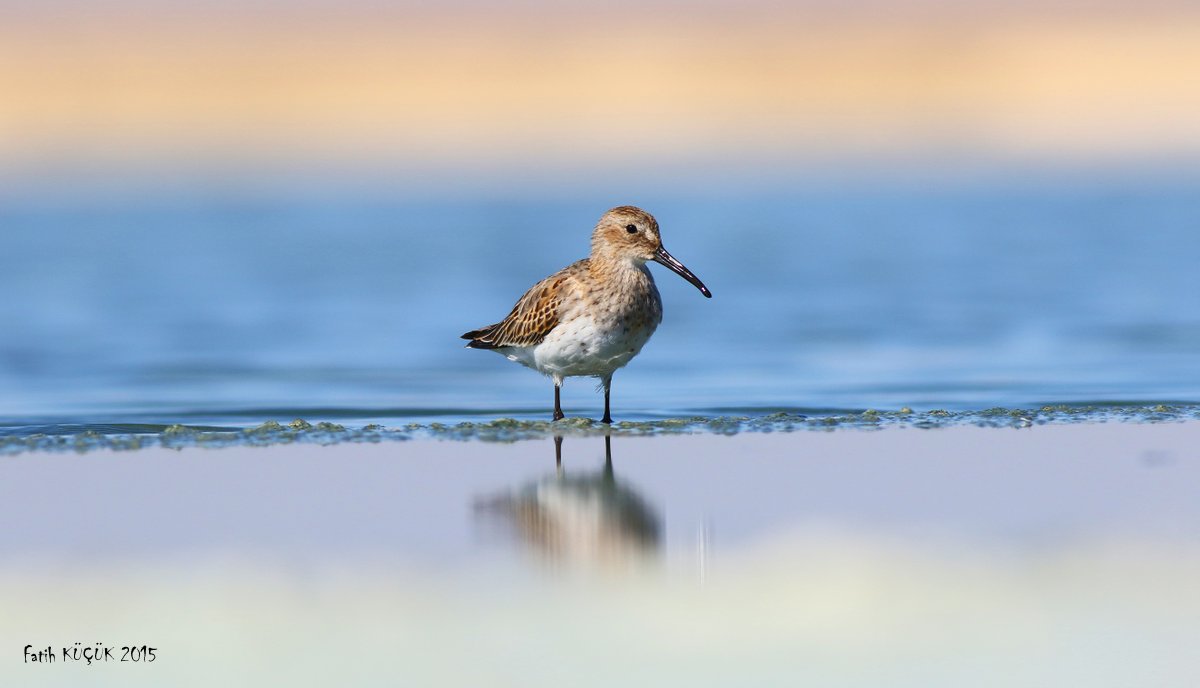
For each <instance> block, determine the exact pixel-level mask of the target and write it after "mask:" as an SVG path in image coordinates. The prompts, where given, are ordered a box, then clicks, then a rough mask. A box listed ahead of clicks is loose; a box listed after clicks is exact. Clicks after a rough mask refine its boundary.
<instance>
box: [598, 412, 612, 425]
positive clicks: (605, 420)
mask: <svg viewBox="0 0 1200 688" xmlns="http://www.w3.org/2000/svg"><path fill="white" fill-rule="evenodd" d="M600 422H601V423H605V424H608V425H612V416H610V415H608V414H605V415H604V417H603V418H601V419H600Z"/></svg>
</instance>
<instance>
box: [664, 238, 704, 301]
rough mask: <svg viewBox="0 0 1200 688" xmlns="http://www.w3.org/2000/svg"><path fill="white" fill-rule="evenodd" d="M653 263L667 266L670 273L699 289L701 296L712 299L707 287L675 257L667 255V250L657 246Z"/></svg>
mask: <svg viewBox="0 0 1200 688" xmlns="http://www.w3.org/2000/svg"><path fill="white" fill-rule="evenodd" d="M654 262H655V263H658V264H660V265H665V266H667V267H668V268H670V269H671V272H674V273H675V274H677V275H679V276H680V277H682V278H684V279H685V280H687V281H689V282H691V283H692V286H694V287H696V288H697V289H699V290H700V293H701V294H704V295H705V296H706V297H708V298H710V299H711V298H712V292H711V291H709V290H708V287H706V286H704V283H703V282H701V281H700V278H699V277H696V276H695V275H693V274H692V271H691V270H688V269H687V268H685V267H684V266H683V263H680V262H679V261H677V260H675V256H673V255H671V254H670V253H667V249H665V248H663V247H661V246H659V247H658V251H656V252H655V253H654Z"/></svg>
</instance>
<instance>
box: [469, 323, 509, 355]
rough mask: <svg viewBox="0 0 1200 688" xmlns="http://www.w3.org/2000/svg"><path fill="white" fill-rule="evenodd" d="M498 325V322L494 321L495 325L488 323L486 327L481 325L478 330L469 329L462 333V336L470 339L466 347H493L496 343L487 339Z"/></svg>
mask: <svg viewBox="0 0 1200 688" xmlns="http://www.w3.org/2000/svg"><path fill="white" fill-rule="evenodd" d="M499 326H500V323H496V324H495V325H488V326H487V327H482V328H480V329H478V330H471V331H470V332H467V333H466V334H463V335H462V338H463V339H469V340H471V341H469V342H467V348H468V349H495V348H496V345H495V344H493V343H492V342H490V341H488V337H489V336H491V335H492V334H493V333H494V332H495V331H496V328H497V327H499Z"/></svg>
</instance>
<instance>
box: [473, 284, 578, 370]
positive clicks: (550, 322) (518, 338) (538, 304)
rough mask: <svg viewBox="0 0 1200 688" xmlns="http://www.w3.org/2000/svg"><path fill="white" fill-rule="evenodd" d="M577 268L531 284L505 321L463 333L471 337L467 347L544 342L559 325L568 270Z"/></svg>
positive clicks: (477, 347) (493, 347) (525, 344)
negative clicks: (560, 308)
mask: <svg viewBox="0 0 1200 688" xmlns="http://www.w3.org/2000/svg"><path fill="white" fill-rule="evenodd" d="M574 267H575V266H574V265H572V266H571V267H570V268H566V269H564V270H562V271H560V272H558V273H555V274H553V275H551V276H549V277H547V278H546V279H544V280H542V281H541V282H538V283H537V284H535V285H533V286H532V287H530V288H529V291H527V292H525V295H524V296H522V297H521V298H520V300H518V301H517V305H515V306H513V309H512V312H510V313H509V314H508V317H506V318H505V319H504V320H501V321H500V322H498V323H496V324H495V325H488V326H487V327H484V328H481V329H478V330H473V331H471V332H468V333H466V334H464V335H462V338H463V339H469V340H471V341H470V342H469V343H468V344H467V346H468V347H471V348H473V349H496V348H499V347H502V346H534V345H536V344H540V343H541V342H542V340H543V339H545V338H546V335H548V334H550V330H553V329H554V327H555V326H556V325H558V316H559V307H560V305H561V304H562V300H563V297H564V293H563V289H564V288H566V287H567V280H568V271H569V270H571V268H574Z"/></svg>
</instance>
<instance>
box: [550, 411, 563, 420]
mask: <svg viewBox="0 0 1200 688" xmlns="http://www.w3.org/2000/svg"><path fill="white" fill-rule="evenodd" d="M563 418H566V414H564V413H563V412H562V411H555V412H554V418H553V419H552V420H562V419H563Z"/></svg>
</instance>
